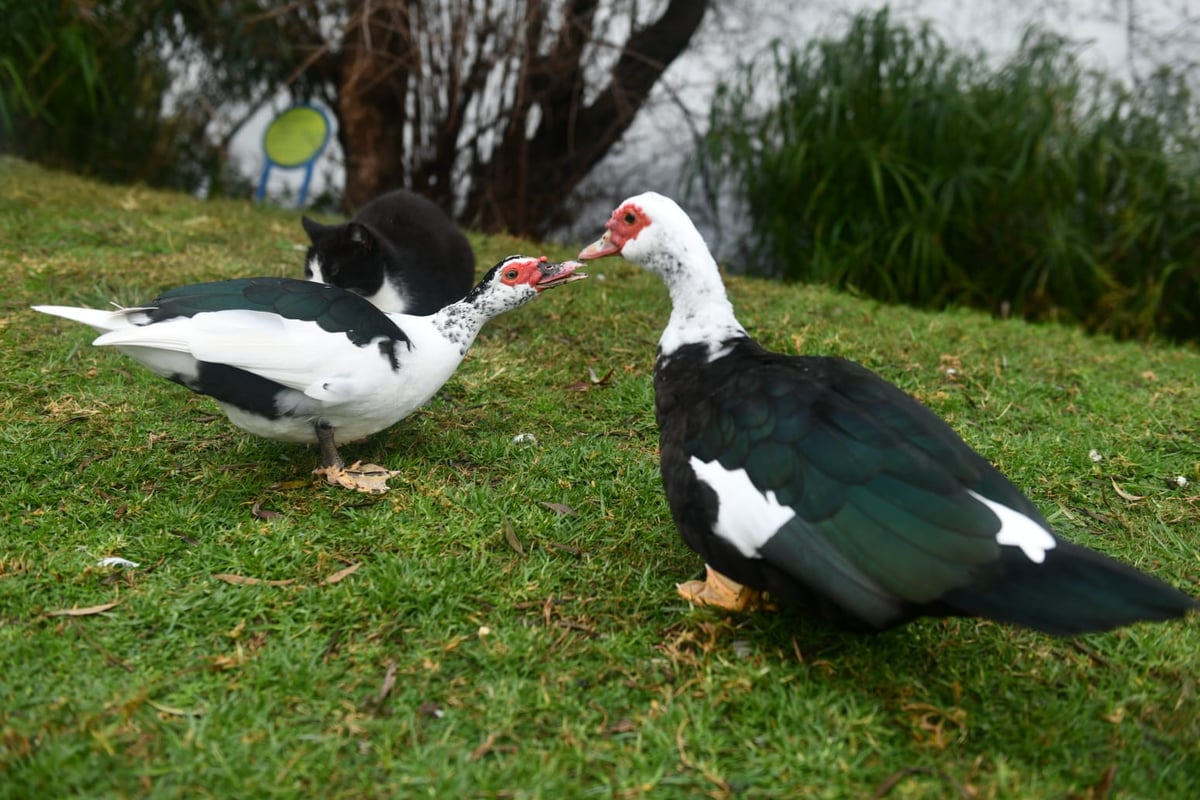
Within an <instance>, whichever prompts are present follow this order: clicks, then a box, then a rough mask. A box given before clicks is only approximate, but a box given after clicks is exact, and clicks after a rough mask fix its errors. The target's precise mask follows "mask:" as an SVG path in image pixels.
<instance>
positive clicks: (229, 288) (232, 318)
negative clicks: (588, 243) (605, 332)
mask: <svg viewBox="0 0 1200 800" xmlns="http://www.w3.org/2000/svg"><path fill="white" fill-rule="evenodd" d="M580 266H581V265H580V264H579V263H578V262H575V261H567V262H564V263H549V262H547V261H546V259H545V258H544V257H543V258H534V257H530V256H521V255H514V256H509V257H508V258H505V259H504V260H502V261H501V262H500V263H498V264H496V265H495V266H494V267H492V268H491V270H489V271H488V273H487V274H486V275H484V277H483V279H482V280H480V282H479V283H478V284H477V285H476V286H475V288H474V289H472V290H471V291H470V292H469V293H467V295H466V297H464V298H463V299H462V300H460V301H458V302H457V303H453V304H451V305H448V306H446V307H445V308H442V309H441V310H440V311H438V312H437V313H436V314H433V315H432V316H426V317H418V316H409V315H405V314H388V313H385V312H383V311H380V310H379V309H377V308H376V307H375V306H373V305H372V304H371V303H370V302H369V301H367V300H366V299H365V298H363V297H361V296H359V295H357V294H353V293H351V292H348V291H346V290H344V289H340V288H338V287H336V286H328V285H325V284H321V283H314V282H311V281H303V280H296V279H292V278H243V279H237V280H227V281H216V282H212V283H199V284H193V285H190V286H183V287H180V288H178V289H172V290H170V291H168V292H166V293H164V294H162V295H161V296H159V297H158V298H156V299H155V300H153V301H151V302H149V303H147V304H145V305H141V306H138V307H136V308H124V309H118V310H116V311H110V310H103V309H93V308H75V307H71V306H51V305H39V306H34V307H33V308H34V310H36V311H41V312H43V313H46V314H53V315H55V316H59V317H65V318H67V319H71V320H75V321H76V322H82V323H84V324H85V325H90V326H91V327H93V328H95V329H96V330H98V331H100V332H101V333H102V335H101V336H99V337H98V338H97V339H96V340H95V341H94V342H93V344H95V345H100V346H112V347H116V348H117V349H118V350H120V351H121V352H123V353H125V354H126V355H128V356H130V357H131V358H133V359H135V360H137V361H140V362H141V363H142V364H144V365H145V366H147V367H148V368H150V369H151V370H152V371H153V372H155V373H156V374H158V375H161V376H162V377H164V378H167V379H168V380H171V381H174V382H175V383H179V384H182V385H183V386H186V387H187V388H189V389H191V390H192V391H194V392H198V393H200V394H206V395H209V396H210V397H212V398H214V399H215V400H216V401H217V402H218V403H220V405H221V407H222V408H223V409H224V410H225V413H226V415H227V416H228V417H229V420H230V421H231V422H232V423H233V424H234V425H237V426H238V427H239V428H242V429H243V430H246V431H249V432H250V433H253V434H255V435H257V436H262V437H265V438H267V439H277V440H279V441H285V442H306V443H315V444H317V445H318V446H319V448H320V452H321V469H319V470H317V472H318V473H321V474H323V475H324V476H325V478H326V479H327V480H328V481H329V482H330V483H335V484H339V485H342V486H345V487H347V488H352V489H357V490H359V491H366V492H382V491H386V490H387V484H386V479H387V476H388V475H390V474H391V473H390V472H389V471H388V470H385V469H383V468H381V467H376V466H375V465H360V464H355V465H354V466H352V467H350V468H349V469H346V468H345V465H344V462H343V461H342V457H341V455H340V454H339V453H338V450H337V448H338V446H339V445H341V444H344V443H346V442H351V441H355V440H357V439H362V438H363V437H365V436H369V435H370V434H373V433H375V432H377V431H381V430H383V429H384V428H387V427H389V426H391V425H393V424H395V423H396V422H399V421H400V420H402V419H404V418H405V417H407V416H408V415H409V414H411V413H412V412H413V411H415V410H416V409H418V408H420V407H421V406H423V405H424V404H425V403H426V402H427V401H428V400H429V399H430V398H431V397H433V395H434V393H436V392H437V390H438V389H440V388H441V387H442V385H443V384H444V383H445V382H446V381H447V380H449V378H450V376H451V375H453V374H454V371H455V370H456V369H457V368H458V365H459V364H460V363H461V362H462V360H463V357H464V356H465V355H466V354H467V350H468V349H469V348H470V347H471V344H472V342H474V341H475V337H476V335H477V334H478V333H479V331H480V329H481V328H482V327H483V325H484V323H486V322H487V321H488V320H490V319H491V318H492V317H495V316H497V315H499V314H502V313H504V312H505V311H509V310H511V309H514V308H517V307H518V306H521V305H524V304H525V303H527V302H529V301H530V300H532V299H533V298H535V297H537V296H538V295H539V294H540V293H541V292H543V291H545V290H546V289H548V288H550V287H552V286H558V285H560V284H564V283H569V282H571V281H575V280H579V279H581V278H585V277H587V276H586V275H584V274H583V273H581V272H576V270H577V269H578V268H579V267H580Z"/></svg>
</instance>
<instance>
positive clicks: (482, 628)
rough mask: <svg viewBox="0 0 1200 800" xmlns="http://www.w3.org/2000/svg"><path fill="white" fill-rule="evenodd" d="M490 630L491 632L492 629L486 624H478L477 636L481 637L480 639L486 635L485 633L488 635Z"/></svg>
mask: <svg viewBox="0 0 1200 800" xmlns="http://www.w3.org/2000/svg"><path fill="white" fill-rule="evenodd" d="M491 632H492V629H491V628H489V627H488V626H487V625H480V626H479V638H481V639H482V638H483V637H484V636H487V635H488V634H490V633H491Z"/></svg>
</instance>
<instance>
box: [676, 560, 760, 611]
mask: <svg viewBox="0 0 1200 800" xmlns="http://www.w3.org/2000/svg"><path fill="white" fill-rule="evenodd" d="M704 568H705V570H707V575H705V578H704V580H702V581H688V582H687V583H680V584H676V586H675V588H676V589H677V590H678V591H679V596H680V597H682V598H683V599H684V600H687V601H688V602H689V603H691V604H692V605H696V606H708V607H710V608H722V609H725V610H726V611H739V612H741V611H756V610H764V611H774V610H775V609H776V606H775V604H774V603H771V602H770V601H768V600H767V599H766V596H765V595H764V594H763V593H762V592H761V591H759V590H758V589H751V588H750V587H749V586H743V585H742V584H740V583H738V582H737V581H735V580H733V579H732V578H727V577H725V576H724V575H722V574H721V573H719V572H717V571H716V570H715V569H713V568H712V567H710V566H708V565H707V564H705V565H704Z"/></svg>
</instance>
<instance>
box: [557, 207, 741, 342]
mask: <svg viewBox="0 0 1200 800" xmlns="http://www.w3.org/2000/svg"><path fill="white" fill-rule="evenodd" d="M604 228H605V230H604V235H603V236H601V237H600V238H599V239H597V240H596V241H595V242H593V243H592V244H590V245H588V246H587V247H585V248H583V250H582V251H581V252H580V253H579V258H581V259H583V260H587V259H591V258H602V257H604V256H611V255H618V254H619V255H621V256H623V257H625V258H626V259H627V260H629V261H632V262H634V263H635V264H637V265H639V266H640V267H642V268H643V269H646V270H649V271H650V272H653V273H655V274H656V275H658V276H659V277H660V278H662V279H663V282H664V283H665V284H666V285H667V290H668V291H669V292H670V293H671V319H670V321H668V323H667V327H666V329H665V330H664V331H663V335H662V338H661V339H660V340H659V352H660V356H664V357H668V356H670V355H671V354H672V353H674V352H675V350H677V349H678V348H679V347H681V346H683V345H687V344H707V345H708V348H709V358H710V359H713V358H718V357H720V356H721V355H722V354H724V353H726V352H728V346H729V342H731V341H732V340H733V339H735V338H738V337H742V336H745V335H746V331H745V330H744V329H743V328H742V326H741V325H740V324H738V321H737V319H735V318H734V315H733V306H731V305H730V303H729V298H728V297H727V296H726V294H725V285H724V283H722V282H721V272H720V270H719V269H718V268H717V262H716V261H715V260H714V259H713V257H712V253H710V252H709V250H708V245H706V244H705V243H704V237H703V236H701V235H700V231H698V230H696V226H695V224H694V223H693V222H692V220H691V217H689V216H688V215H687V212H685V211H684V210H683V209H682V208H680V207H679V204H678V203H676V202H675V201H674V200H672V199H671V198H669V197H665V196H663V195H661V194H658V193H657V192H644V193H642V194H639V195H634V196H633V197H630V198H628V199H627V200H625V201H623V202H622V203H621V204H620V205H619V206H617V207H616V209H615V210H614V211H613V212H612V216H610V217H609V219H608V222H607V223H605V225H604Z"/></svg>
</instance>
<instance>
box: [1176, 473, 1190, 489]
mask: <svg viewBox="0 0 1200 800" xmlns="http://www.w3.org/2000/svg"><path fill="white" fill-rule="evenodd" d="M1175 485H1176V486H1180V487H1182V486H1187V485H1188V479H1187V478H1185V477H1183V476H1182V475H1176V476H1175Z"/></svg>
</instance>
